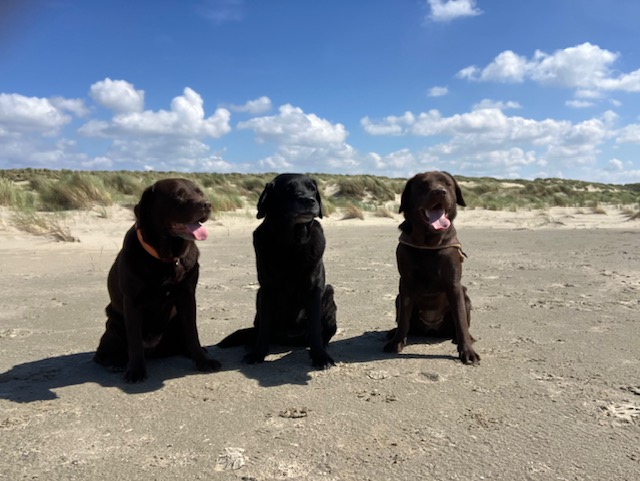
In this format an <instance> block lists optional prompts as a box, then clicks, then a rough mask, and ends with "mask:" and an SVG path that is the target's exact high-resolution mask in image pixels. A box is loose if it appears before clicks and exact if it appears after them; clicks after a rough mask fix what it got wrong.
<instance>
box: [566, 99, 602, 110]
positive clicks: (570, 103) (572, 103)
mask: <svg viewBox="0 0 640 481" xmlns="http://www.w3.org/2000/svg"><path fill="white" fill-rule="evenodd" d="M565 105H566V106H567V107H571V108H573V109H586V108H588V107H593V106H594V105H595V104H594V103H593V102H589V101H587V100H567V101H566V102H565Z"/></svg>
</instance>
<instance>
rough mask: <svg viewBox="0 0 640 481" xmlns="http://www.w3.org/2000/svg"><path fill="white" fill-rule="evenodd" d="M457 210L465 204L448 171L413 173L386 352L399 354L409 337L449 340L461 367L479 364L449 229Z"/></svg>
mask: <svg viewBox="0 0 640 481" xmlns="http://www.w3.org/2000/svg"><path fill="white" fill-rule="evenodd" d="M456 205H461V206H464V205H465V201H464V198H463V197H462V191H461V189H460V186H459V185H458V182H457V181H456V180H455V178H454V177H453V176H452V175H451V174H449V173H447V172H425V173H422V174H417V175H415V176H414V177H413V178H411V179H409V181H408V182H407V184H406V186H405V188H404V191H403V192H402V196H401V202H400V212H401V213H404V218H405V220H404V222H402V224H400V227H399V228H400V231H401V234H400V239H399V242H398V247H397V249H396V260H397V263H398V271H399V273H400V289H399V294H398V296H397V298H396V323H397V327H396V328H395V329H392V330H391V331H390V332H389V333H388V335H387V338H388V342H387V344H386V345H385V347H384V350H385V351H386V352H394V353H399V352H401V351H402V350H403V348H404V347H405V345H406V344H407V336H408V335H421V336H431V337H440V338H445V339H452V340H453V342H454V343H455V344H457V346H458V357H459V358H460V360H461V361H462V362H463V363H465V364H476V363H478V362H479V361H480V356H479V355H478V354H477V353H476V352H475V351H474V349H473V347H472V345H473V343H474V341H475V339H474V338H473V337H472V336H471V334H470V333H469V325H470V323H471V301H470V299H469V296H467V289H466V287H465V286H463V285H462V282H461V279H462V261H463V260H464V258H465V257H466V255H465V254H464V252H463V251H462V245H461V243H460V241H459V240H458V235H457V233H456V229H455V228H454V226H453V220H454V219H455V217H456V214H457V208H456Z"/></svg>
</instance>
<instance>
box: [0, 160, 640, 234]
mask: <svg viewBox="0 0 640 481" xmlns="http://www.w3.org/2000/svg"><path fill="white" fill-rule="evenodd" d="M275 175H276V174H273V173H267V174H216V173H186V174H185V173H176V172H129V171H90V172H88V171H83V172H79V171H70V170H47V169H17V170H0V206H5V207H7V208H8V209H10V211H12V212H13V213H14V216H13V223H14V225H16V226H18V227H19V228H23V229H25V230H27V229H32V230H35V231H37V232H39V233H42V232H46V233H47V234H49V235H55V236H57V237H59V238H64V237H65V234H64V228H63V227H61V225H62V224H61V221H60V219H59V218H58V217H56V216H55V215H50V214H49V215H45V214H46V213H59V212H63V211H70V210H88V209H93V210H95V211H96V212H97V213H98V215H99V216H100V217H106V216H107V210H106V207H107V206H109V205H111V204H113V203H117V204H123V205H134V204H135V203H136V202H137V201H138V199H139V198H140V195H141V194H142V191H143V190H144V189H145V188H146V187H147V186H149V185H151V184H153V183H154V182H156V181H157V180H159V179H163V178H168V177H186V178H188V179H191V180H193V181H194V182H196V183H197V184H199V185H200V186H201V187H202V188H203V190H204V191H205V193H206V195H207V196H208V197H209V199H210V200H211V202H212V204H213V210H214V212H215V213H220V212H227V211H235V210H241V209H253V208H254V207H255V204H256V202H257V200H258V197H259V195H260V193H261V192H262V190H263V189H264V186H265V184H266V183H267V182H269V181H270V180H271V179H273V177H274V176H275ZM310 175H311V176H312V177H313V178H314V179H316V181H317V182H318V187H319V189H320V191H321V193H322V196H323V213H324V215H325V216H327V215H331V214H333V213H335V212H337V211H339V212H340V213H341V215H344V216H345V217H349V218H362V217H363V216H364V213H365V212H367V213H369V214H370V215H374V216H379V217H392V216H393V215H394V214H396V213H397V211H398V205H397V202H398V199H399V196H400V194H401V193H402V190H403V188H404V185H405V183H406V179H390V178H386V177H376V176H372V175H351V176H348V175H331V174H310ZM457 180H458V182H459V183H460V187H461V189H462V192H463V195H464V199H465V201H466V204H467V207H466V208H467V209H475V208H483V209H489V210H507V211H512V212H515V211H518V210H520V209H541V210H542V209H546V208H549V207H554V206H567V207H583V208H584V212H588V213H593V214H606V211H605V210H604V209H603V207H602V206H603V205H617V206H619V207H621V208H622V207H624V215H626V216H627V217H628V218H629V219H630V220H635V219H638V218H640V184H628V185H613V184H602V183H594V182H581V181H575V180H564V179H536V180H533V181H526V180H508V181H507V180H498V179H493V178H488V177H482V178H469V177H464V176H457ZM20 226H22V227H20ZM35 231H34V233H36V232H35Z"/></svg>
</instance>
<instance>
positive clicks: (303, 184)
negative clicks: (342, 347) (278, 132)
mask: <svg viewBox="0 0 640 481" xmlns="http://www.w3.org/2000/svg"><path fill="white" fill-rule="evenodd" d="M257 217H258V219H262V218H264V221H263V222H262V224H260V226H259V227H258V228H257V229H256V230H255V231H254V233H253V246H254V249H255V253H256V264H257V271H258V282H259V284H260V288H259V290H258V294H257V299H256V316H255V320H254V327H250V328H246V329H241V330H239V331H236V332H234V333H233V334H231V335H229V336H227V337H226V338H225V339H223V340H222V341H220V343H219V344H218V346H219V347H223V348H224V347H232V346H237V345H241V344H246V345H249V346H250V351H249V353H248V354H247V355H246V356H245V357H244V361H245V362H247V363H249V364H255V363H260V362H263V361H264V358H265V356H266V355H267V354H268V353H269V344H270V343H276V344H283V345H298V346H309V347H310V355H311V361H312V364H313V366H314V367H316V368H318V369H326V368H328V367H329V366H331V365H333V364H335V363H334V361H333V359H332V358H331V356H329V354H328V353H327V345H328V343H329V340H330V339H331V337H332V336H333V335H334V334H335V332H336V305H335V302H334V300H333V287H331V285H328V284H325V270H324V263H323V261H322V255H323V253H324V249H325V238H324V233H323V231H322V227H321V226H320V223H319V222H318V221H317V220H315V218H316V217H319V218H322V202H321V200H320V193H319V192H318V187H317V185H316V182H315V181H314V180H312V179H311V178H309V177H307V176H306V175H301V174H282V175H279V176H277V177H276V178H275V179H274V180H273V181H272V182H269V183H268V184H267V185H266V186H265V188H264V191H263V192H262V194H261V195H260V199H259V200H258V215H257Z"/></svg>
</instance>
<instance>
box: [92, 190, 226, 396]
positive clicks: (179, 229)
mask: <svg viewBox="0 0 640 481" xmlns="http://www.w3.org/2000/svg"><path fill="white" fill-rule="evenodd" d="M134 212H135V216H136V223H135V224H134V225H133V227H131V229H129V231H128V232H127V234H126V235H125V238H124V243H123V247H122V250H121V251H120V252H119V254H118V256H117V257H116V260H115V262H114V264H113V266H112V267H111V270H110V271H109V276H108V281H107V287H108V290H109V297H110V301H111V302H110V303H109V305H108V306H107V308H106V312H107V322H106V331H105V332H104V334H103V335H102V337H101V339H100V343H99V345H98V349H97V351H96V353H95V355H94V357H93V359H94V361H96V362H97V363H99V364H101V365H103V366H106V367H110V368H111V369H113V370H114V371H124V378H125V381H127V382H131V383H135V382H140V381H143V380H144V379H145V378H146V377H147V369H146V359H147V358H150V357H164V356H171V355H176V354H181V355H185V356H189V357H191V358H192V359H193V360H194V362H195V364H196V367H197V368H198V370H200V371H215V370H217V369H219V368H220V363H219V362H218V361H216V360H214V359H211V358H209V357H208V356H207V354H206V351H205V349H204V348H203V347H202V346H201V344H200V340H199V337H198V329H197V325H196V298H195V292H196V285H197V283H198V275H199V263H198V258H199V250H198V247H197V246H196V242H195V241H197V240H205V239H206V238H207V230H206V228H205V227H204V226H203V225H202V224H203V223H204V222H206V221H207V220H208V219H209V215H210V214H211V203H210V202H209V201H208V200H206V198H205V196H204V194H203V192H202V190H200V188H199V187H198V186H197V185H196V184H194V183H193V182H191V181H190V180H187V179H164V180H160V181H158V182H156V183H155V184H154V185H152V186H150V187H148V188H147V189H146V190H145V191H144V192H143V194H142V197H141V199H140V202H139V203H138V204H137V205H136V206H135V209H134Z"/></svg>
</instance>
